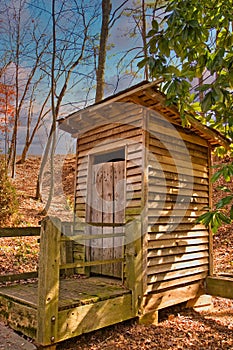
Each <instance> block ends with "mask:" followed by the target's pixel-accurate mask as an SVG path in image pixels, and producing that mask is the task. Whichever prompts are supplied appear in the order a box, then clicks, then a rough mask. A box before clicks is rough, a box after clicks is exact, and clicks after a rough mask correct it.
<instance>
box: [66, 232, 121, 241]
mask: <svg viewBox="0 0 233 350" xmlns="http://www.w3.org/2000/svg"><path fill="white" fill-rule="evenodd" d="M124 236H125V233H124V232H119V233H113V234H108V233H105V234H96V235H75V236H62V237H61V241H65V242H66V241H70V240H72V241H78V240H81V241H86V240H90V239H101V238H114V237H124Z"/></svg>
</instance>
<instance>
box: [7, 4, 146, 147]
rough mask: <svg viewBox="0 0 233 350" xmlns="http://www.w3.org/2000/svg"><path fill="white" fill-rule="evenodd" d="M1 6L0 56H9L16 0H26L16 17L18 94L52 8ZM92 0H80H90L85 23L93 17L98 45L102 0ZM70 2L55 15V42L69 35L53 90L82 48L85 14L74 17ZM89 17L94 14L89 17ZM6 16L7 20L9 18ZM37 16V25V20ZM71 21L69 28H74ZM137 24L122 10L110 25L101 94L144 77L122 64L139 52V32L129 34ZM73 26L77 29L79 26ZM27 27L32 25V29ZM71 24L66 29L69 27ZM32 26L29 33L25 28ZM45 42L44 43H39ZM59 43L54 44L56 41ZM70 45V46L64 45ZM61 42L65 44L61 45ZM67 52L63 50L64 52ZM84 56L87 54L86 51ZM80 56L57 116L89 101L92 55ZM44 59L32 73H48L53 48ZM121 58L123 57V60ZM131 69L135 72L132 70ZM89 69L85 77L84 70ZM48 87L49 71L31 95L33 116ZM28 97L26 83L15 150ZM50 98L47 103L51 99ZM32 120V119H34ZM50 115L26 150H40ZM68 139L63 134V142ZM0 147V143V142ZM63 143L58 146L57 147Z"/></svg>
mask: <svg viewBox="0 0 233 350" xmlns="http://www.w3.org/2000/svg"><path fill="white" fill-rule="evenodd" d="M0 2H1V8H0V57H2V58H3V60H2V62H3V61H4V60H6V61H7V59H8V57H9V59H10V58H11V55H12V52H14V50H15V47H16V46H15V45H16V44H15V42H16V30H15V28H16V26H17V23H18V22H17V21H16V18H17V15H18V13H19V12H18V9H19V4H20V3H22V2H25V6H24V7H23V10H22V12H21V16H20V21H21V22H20V23H21V27H22V30H21V39H20V40H21V42H20V44H21V46H20V50H21V52H22V54H23V56H22V57H23V58H22V59H20V62H19V67H20V74H19V83H20V84H21V87H22V88H21V89H20V90H21V94H23V89H24V86H25V84H26V82H27V80H28V77H29V76H30V73H31V71H32V70H31V62H32V61H33V60H35V52H40V50H42V49H43V47H44V46H45V44H46V39H47V38H48V37H49V36H50V34H51V28H52V26H51V19H50V11H51V9H50V8H49V7H48V3H49V4H50V2H49V1H47V0H0ZM94 3H95V1H93V2H92V3H90V2H89V1H87V0H85V1H82V4H83V5H84V6H86V5H87V4H88V6H90V7H89V8H88V9H87V8H85V13H84V15H85V21H86V23H88V21H89V20H91V25H90V31H89V35H95V45H98V34H99V32H100V25H101V17H98V16H97V13H98V11H99V12H101V1H96V5H97V6H96V8H95V9H94V8H93V7H92V4H94ZM119 3H120V1H119V0H113V1H112V4H113V6H112V13H113V12H114V11H115V9H116V7H118V6H119ZM56 4H57V11H58V10H59V8H60V7H61V4H62V2H61V1H60V0H57V3H56ZM70 4H71V5H72V6H73V4H74V3H73V1H72V0H67V1H66V2H65V7H63V10H65V11H64V12H63V15H62V17H59V21H60V22H58V27H57V42H58V43H59V44H61V45H63V44H64V42H65V41H67V43H68V44H67V47H68V49H67V51H66V52H65V51H64V50H63V52H62V51H61V56H62V55H63V64H62V65H61V66H60V67H59V69H60V71H58V70H57V71H56V73H57V77H58V78H57V84H56V88H57V90H56V91H57V94H58V93H59V91H60V90H61V88H62V85H63V83H64V75H62V74H61V75H60V76H59V74H60V73H59V72H62V69H64V67H65V65H66V63H67V62H69V60H72V59H74V58H75V56H74V52H75V53H76V57H77V52H79V51H80V47H81V44H82V43H81V41H82V39H83V28H84V27H83V17H82V13H81V8H80V13H79V16H77V18H75V17H74V16H73V17H72V16H71V15H70V14H71V12H70V7H69V5H70ZM126 7H127V8H131V7H133V0H128V2H127V4H126V5H125V8H126ZM92 17H93V18H92ZM9 19H10V20H9ZM37 21H38V26H37ZM72 26H73V28H72ZM134 27H135V19H134V16H132V15H131V16H121V17H120V18H119V19H118V20H117V21H116V23H115V24H114V26H113V27H112V29H111V31H110V35H109V40H108V44H109V46H110V47H111V49H110V50H109V51H108V53H107V60H106V89H105V97H107V96H109V95H111V94H114V93H116V92H118V91H120V90H124V89H125V88H127V87H129V86H130V85H134V84H136V83H137V82H139V81H140V80H143V74H142V72H138V73H137V76H135V72H136V71H137V67H136V63H137V61H136V60H135V61H134V62H133V63H132V64H131V65H129V66H128V67H127V68H125V67H124V65H125V64H126V63H127V62H128V63H129V61H130V60H132V58H134V56H135V54H136V53H138V52H139V50H138V47H140V46H141V38H140V36H137V35H132V32H133V28H134ZM77 28H78V29H79V30H78V31H77ZM32 29H34V32H35V37H36V39H37V40H38V38H39V37H40V38H41V44H40V45H39V46H38V47H36V46H35V43H34V42H33V40H32V39H31V33H32ZM74 29H75V34H73V33H72V30H74ZM30 30H31V31H30ZM69 30H70V31H69ZM28 31H30V34H29V33H28ZM43 45H44V46H43ZM57 45H58V44H57ZM68 45H69V46H68ZM63 48H64V46H63ZM129 49H130V53H129V54H128V55H126V56H125V58H124V64H123V63H122V64H121V65H120V67H119V68H118V62H119V59H120V57H123V56H124V53H125V52H126V51H127V50H129ZM88 50H91V48H90V47H88V48H87V51H88ZM64 52H65V54H64ZM87 56H88V55H87ZM89 56H90V57H87V58H86V59H85V60H84V62H83V66H79V70H78V71H76V72H74V73H73V75H72V78H71V81H70V86H69V88H68V90H67V94H66V95H65V97H64V99H63V101H62V105H63V106H62V107H61V109H60V116H61V117H63V116H65V115H67V114H69V113H71V112H73V111H75V110H78V109H80V108H83V107H85V106H86V105H87V104H91V103H93V98H94V90H90V93H89V95H88V98H87V97H86V96H87V91H88V88H89V86H90V85H91V83H93V81H91V78H90V77H92V78H94V72H93V71H92V70H93V66H91V64H93V57H92V55H89ZM46 59H47V61H46V62H45V63H44V65H43V67H41V68H40V69H39V70H38V71H37V72H36V74H35V76H34V78H33V79H36V78H38V77H39V76H40V75H41V74H47V73H49V69H50V68H51V54H50V53H48V54H47V58H46ZM12 60H13V61H14V60H15V57H12ZM122 62H123V61H122ZM14 67H15V64H12V65H11V66H10V68H9V70H8V72H7V78H8V79H10V77H11V78H12V76H13V78H14V74H12V70H14ZM132 73H133V74H132ZM87 75H88V78H86V76H87ZM49 88H50V77H49V75H48V76H47V79H46V80H45V82H44V83H43V84H42V85H41V86H39V87H38V89H37V93H36V95H35V102H34V107H33V111H34V116H36V115H37V114H38V112H39V110H40V108H41V105H42V103H43V101H44V99H45V97H46V94H47V91H48V89H49ZM29 100H30V89H29V91H28V95H27V97H26V99H25V101H24V105H23V107H22V112H21V118H20V125H19V130H20V133H19V138H18V148H17V151H18V153H20V152H21V151H22V147H23V143H24V140H25V130H26V120H27V110H28V106H29ZM50 103H51V102H50V100H49V102H48V106H49V104H50ZM33 123H34V124H35V122H33V121H32V124H33ZM48 125H49V121H45V122H44V124H43V125H42V127H41V128H40V130H39V132H38V134H37V136H36V138H35V141H34V144H33V146H32V147H31V149H30V153H41V152H42V150H43V147H44V145H45V141H46V137H47V135H46V130H47V128H48ZM66 142H67V140H65V143H66ZM0 148H1V144H0ZM61 148H62V147H60V149H61Z"/></svg>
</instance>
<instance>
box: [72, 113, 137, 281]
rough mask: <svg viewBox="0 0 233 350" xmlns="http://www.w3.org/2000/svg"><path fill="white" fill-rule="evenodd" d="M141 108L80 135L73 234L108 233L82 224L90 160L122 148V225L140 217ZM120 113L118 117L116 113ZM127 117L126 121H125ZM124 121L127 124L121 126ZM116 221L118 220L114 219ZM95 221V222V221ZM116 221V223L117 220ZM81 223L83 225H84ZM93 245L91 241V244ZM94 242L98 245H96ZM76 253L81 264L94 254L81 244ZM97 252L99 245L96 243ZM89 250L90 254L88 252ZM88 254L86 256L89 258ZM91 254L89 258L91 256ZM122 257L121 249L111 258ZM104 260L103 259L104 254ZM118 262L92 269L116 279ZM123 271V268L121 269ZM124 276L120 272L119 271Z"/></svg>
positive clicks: (118, 229) (116, 229) (117, 230)
mask: <svg viewBox="0 0 233 350" xmlns="http://www.w3.org/2000/svg"><path fill="white" fill-rule="evenodd" d="M141 111H142V110H141V108H139V107H138V106H135V107H134V108H133V107H132V106H131V109H130V111H127V113H126V115H124V114H122V113H121V112H122V111H121V109H120V110H119V111H118V116H117V114H115V115H114V116H113V117H112V116H110V117H109V119H110V118H112V120H115V119H116V118H117V120H118V123H112V124H107V125H104V124H103V125H102V126H98V127H97V128H95V129H93V130H90V131H86V132H85V133H84V134H82V135H79V138H78V140H77V176H76V195H75V221H76V224H75V234H95V233H98V232H97V231H98V230H99V231H101V232H102V233H104V232H105V231H106V232H107V231H109V228H107V227H103V228H102V227H94V226H93V227H91V225H85V222H89V223H90V220H89V219H90V215H89V213H88V211H89V209H88V208H89V204H90V198H89V196H90V193H88V192H89V190H88V186H90V181H91V177H92V173H93V166H96V165H93V159H94V157H95V156H96V155H99V154H104V153H106V152H111V151H114V150H117V149H121V148H124V149H125V178H126V183H125V191H126V193H125V201H126V204H125V209H124V223H126V222H128V221H131V220H133V219H134V218H135V217H137V216H138V215H140V212H141V210H142V201H141V182H142V152H143V150H142V149H143V147H142V128H141V127H142V119H141ZM119 113H121V114H119ZM128 118H129V119H128ZM124 122H126V123H127V124H125V125H124V124H120V123H124ZM115 219H116V220H117V217H116V216H115ZM97 221H98V220H97ZM118 221H119V220H118ZM83 224H84V225H83ZM110 230H111V231H114V233H115V234H118V235H119V234H120V233H121V232H122V231H123V230H124V228H123V227H114V228H110ZM114 241H115V242H116V244H118V243H119V242H120V241H123V238H122V237H117V238H114ZM93 243H94V242H92V244H93ZM96 243H97V242H96ZM77 247H78V252H76V253H75V256H74V258H75V261H82V260H84V259H88V260H89V259H90V260H93V259H94V256H95V254H97V255H98V259H97V260H99V259H100V257H99V253H97V252H96V253H94V250H92V253H91V252H90V249H89V248H88V247H87V248H86V253H85V251H84V244H83V245H82V247H83V250H82V251H81V250H80V245H77ZM96 247H97V249H98V244H97V246H96ZM88 251H89V253H88ZM88 254H89V255H88ZM91 255H92V256H91ZM122 256H124V250H123V248H122V249H121V252H120V250H119V249H118V250H117V251H116V250H115V253H114V258H116V259H117V258H120V257H122ZM103 259H105V257H104V254H103ZM120 265H121V263H119V262H118V263H115V264H113V265H112V266H108V265H106V267H102V268H101V267H96V268H92V271H96V273H102V272H103V274H104V271H105V270H106V269H109V268H110V269H109V271H107V270H106V274H107V275H109V274H111V275H115V276H118V277H120V276H119V270H120ZM124 272H125V269H124ZM122 273H123V272H122Z"/></svg>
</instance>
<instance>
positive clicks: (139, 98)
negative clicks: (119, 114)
mask: <svg viewBox="0 0 233 350" xmlns="http://www.w3.org/2000/svg"><path fill="white" fill-rule="evenodd" d="M161 82H162V80H156V81H153V82H147V81H143V82H141V83H139V84H137V85H135V86H133V87H131V88H129V89H126V90H124V91H121V92H119V93H118V94H116V95H113V96H110V97H108V98H106V99H104V100H102V101H101V102H99V103H95V104H93V105H91V106H88V107H87V108H85V109H82V110H79V111H77V112H74V113H72V114H70V115H68V116H67V117H65V118H62V119H59V120H58V123H59V128H60V129H62V130H64V131H67V132H69V133H70V134H72V135H73V137H78V135H79V134H81V133H83V132H85V130H90V128H93V127H94V126H95V125H96V121H97V120H98V119H99V121H100V122H101V123H105V124H106V123H108V122H109V119H108V117H107V114H106V115H105V113H103V112H101V113H100V111H104V110H108V111H109V108H112V106H115V103H117V102H121V103H131V104H135V105H137V106H143V107H146V108H149V109H151V110H154V111H156V112H159V113H161V114H162V115H163V116H165V117H166V118H167V119H168V120H170V121H171V122H173V123H175V124H178V125H181V118H180V115H179V112H178V110H177V108H176V107H175V106H174V105H173V106H167V105H166V96H165V95H164V94H162V93H161V92H160V91H159V90H158V85H159V84H160V83H161ZM119 106H120V104H119ZM187 120H188V122H189V124H190V125H189V127H188V130H189V131H193V132H194V133H196V134H198V135H199V136H201V137H202V138H203V139H205V140H207V141H208V142H209V144H210V145H211V146H212V147H217V146H223V147H225V148H226V149H229V148H230V143H231V142H230V140H228V139H226V138H225V137H224V136H223V135H222V134H220V133H219V132H218V131H216V130H214V129H211V128H209V127H207V126H205V125H203V124H201V123H200V122H199V121H198V120H197V119H196V118H195V117H194V116H190V115H189V116H187Z"/></svg>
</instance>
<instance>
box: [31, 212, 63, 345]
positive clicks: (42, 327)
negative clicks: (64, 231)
mask: <svg viewBox="0 0 233 350" xmlns="http://www.w3.org/2000/svg"><path fill="white" fill-rule="evenodd" d="M60 238H61V221H60V219H58V218H55V217H53V218H49V217H47V218H45V219H44V220H43V221H42V224H41V236H40V255H39V272H38V315H37V320H38V326H37V339H36V341H37V342H38V344H40V345H42V346H46V345H51V344H54V343H56V341H57V327H58V298H59V275H60V273H59V265H60Z"/></svg>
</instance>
